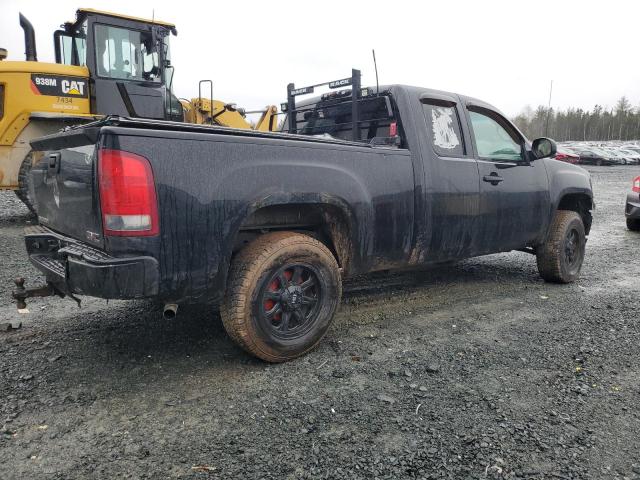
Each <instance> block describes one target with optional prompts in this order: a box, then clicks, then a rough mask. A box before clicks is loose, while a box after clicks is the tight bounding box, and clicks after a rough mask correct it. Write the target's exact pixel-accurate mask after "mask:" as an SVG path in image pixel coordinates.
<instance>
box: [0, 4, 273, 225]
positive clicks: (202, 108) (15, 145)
mask: <svg viewBox="0 0 640 480" xmlns="http://www.w3.org/2000/svg"><path fill="white" fill-rule="evenodd" d="M20 26H21V27H22V29H23V30H24V37H25V55H26V61H7V60H6V57H7V51H6V50H4V49H0V189H13V190H16V194H17V195H18V197H19V198H20V199H21V200H22V201H23V202H24V203H25V204H26V205H27V206H28V207H29V209H31V210H32V211H33V210H34V207H33V202H32V201H31V199H30V192H29V187H28V183H29V171H30V170H31V166H32V162H34V161H37V159H35V158H33V157H34V155H33V154H32V152H31V147H30V145H29V142H30V141H31V140H32V139H34V138H37V137H40V136H43V135H47V134H49V133H54V132H56V131H58V130H60V129H61V128H63V127H64V126H66V125H72V124H77V123H82V122H88V121H92V120H94V119H96V118H97V117H100V116H104V115H123V116H129V117H141V118H152V119H164V120H172V121H178V122H190V123H199V124H215V125H222V126H226V127H232V128H254V129H256V130H261V131H273V130H275V129H276V127H277V121H276V118H277V109H276V107H275V106H268V107H266V108H265V109H264V110H262V111H261V113H262V115H261V117H260V119H259V120H258V122H257V123H256V124H255V126H252V125H251V124H250V123H249V122H248V121H247V120H246V118H245V115H246V114H247V113H257V112H245V111H244V110H243V109H241V108H236V107H235V105H234V104H228V103H224V102H221V101H219V100H214V99H213V95H212V94H211V95H210V97H209V98H203V97H202V85H203V82H210V81H201V82H200V87H201V88H200V95H199V97H198V98H194V99H192V100H184V99H178V98H177V97H176V96H175V95H174V94H173V92H172V89H171V81H172V78H173V73H174V67H173V65H172V64H171V59H170V54H169V37H170V35H171V34H173V35H177V31H176V27H175V26H174V25H173V24H171V23H166V22H161V21H158V20H145V19H142V18H136V17H129V16H125V15H119V14H115V13H109V12H102V11H98V10H93V9H86V8H85V9H79V10H78V11H77V12H76V20H75V21H74V22H67V23H65V24H64V25H62V27H61V29H60V30H57V31H56V32H54V34H53V41H54V47H55V63H45V62H39V61H38V59H37V53H36V42H35V34H34V29H33V26H32V25H31V23H30V22H29V21H28V20H27V19H26V18H25V17H24V16H23V15H22V14H20ZM211 93H213V87H211ZM34 213H35V212H34Z"/></svg>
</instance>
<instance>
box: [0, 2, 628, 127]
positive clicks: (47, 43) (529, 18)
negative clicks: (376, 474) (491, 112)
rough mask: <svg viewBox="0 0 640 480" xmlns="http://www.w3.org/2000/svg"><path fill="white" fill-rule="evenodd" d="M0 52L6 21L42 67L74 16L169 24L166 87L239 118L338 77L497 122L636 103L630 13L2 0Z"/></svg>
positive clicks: (569, 8) (619, 6) (465, 5)
mask: <svg viewBox="0 0 640 480" xmlns="http://www.w3.org/2000/svg"><path fill="white" fill-rule="evenodd" d="M2 4H3V7H2V16H1V17H0V47H4V48H7V49H8V50H9V58H8V59H9V60H23V59H24V54H23V52H24V40H23V34H22V30H21V29H20V26H19V23H18V12H19V11H21V12H22V13H23V14H24V15H26V16H27V18H28V19H29V20H31V23H32V24H33V25H34V27H35V30H36V41H37V48H38V59H39V60H40V61H50V62H53V61H54V54H53V40H52V34H53V31H54V30H55V29H56V28H58V27H59V25H60V24H62V23H63V22H64V21H68V20H72V19H74V18H75V11H76V9H77V8H79V7H91V8H96V9H101V10H109V11H113V12H118V13H123V14H128V15H134V16H142V17H149V18H150V17H151V16H152V12H153V14H155V18H156V19H158V20H164V21H168V22H173V23H175V24H176V26H177V29H178V36H177V37H173V38H172V39H171V42H172V44H171V49H172V60H173V64H174V66H175V68H176V70H175V72H176V73H175V79H174V89H175V91H176V93H177V95H178V96H180V97H187V98H192V97H197V95H198V80H199V79H204V78H210V79H212V80H213V82H214V88H215V92H214V97H216V98H218V99H220V100H224V101H228V102H231V101H233V102H236V103H237V104H238V105H239V106H243V107H245V108H248V109H255V108H261V107H263V106H265V105H267V104H271V103H273V104H279V103H280V102H281V101H283V100H284V97H285V96H286V85H287V83H289V82H295V83H296V86H304V85H306V84H313V83H318V82H321V81H328V80H332V79H338V78H343V77H347V76H349V75H350V73H351V68H352V67H355V68H359V69H361V70H362V72H363V84H365V85H366V84H369V85H373V84H374V83H375V74H374V70H373V62H372V59H371V49H372V48H375V50H376V56H377V60H378V71H379V75H380V83H406V84H411V85H419V86H424V87H431V88H437V89H442V90H449V91H453V92H458V93H463V94H466V95H471V96H474V97H478V98H480V99H482V100H485V101H487V102H489V103H492V104H493V105H495V106H497V107H498V108H499V109H501V110H503V111H504V112H505V113H507V114H508V115H511V116H513V115H515V114H517V113H518V112H519V111H520V110H521V109H522V108H523V107H524V106H525V105H531V106H533V107H535V106H537V105H539V104H546V103H547V101H548V95H549V83H550V81H551V80H553V97H552V102H551V103H552V106H553V107H555V108H566V107H569V106H576V107H578V106H579V107H582V108H587V109H588V108H592V107H593V106H594V105H595V104H601V105H609V106H612V105H614V104H615V102H616V100H617V99H618V98H619V97H621V96H622V95H626V96H627V97H628V98H629V100H630V101H631V103H632V104H633V105H634V106H638V105H640V61H639V60H638V55H637V51H638V45H639V44H640V37H639V36H638V32H639V30H640V29H639V28H638V22H639V21H640V2H637V1H635V0H634V1H617V0H607V1H604V0H600V1H585V0H582V1H561V0H554V1H547V0H534V1H492V0H482V1H457V0H446V1H442V2H418V1H416V0H414V1H404V0H395V1H389V0H385V1H382V2H377V1H371V0H367V1H358V2H348V1H342V2H316V3H313V4H312V3H310V2H302V1H286V2H285V1H283V2H279V1H277V0H273V1H269V2H265V1H234V2H218V1H212V2H196V1H188V0H181V1H178V0H171V1H164V0H157V1H155V2H144V1H131V0H129V1H121V0H109V1H103V0H93V1H92V2H86V3H78V2H76V1H69V0H56V1H55V2H42V1H28V0H22V1H17V0H2Z"/></svg>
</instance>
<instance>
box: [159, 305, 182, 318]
mask: <svg viewBox="0 0 640 480" xmlns="http://www.w3.org/2000/svg"><path fill="white" fill-rule="evenodd" d="M177 314H178V305H177V304H176V303H167V304H166V305H165V306H164V310H163V311H162V316H163V317H164V319H165V320H173V319H174V318H176V315H177Z"/></svg>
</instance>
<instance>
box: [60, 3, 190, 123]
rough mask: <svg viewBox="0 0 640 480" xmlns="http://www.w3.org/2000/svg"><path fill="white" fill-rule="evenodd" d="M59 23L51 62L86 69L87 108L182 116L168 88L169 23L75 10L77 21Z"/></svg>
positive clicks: (133, 114)
mask: <svg viewBox="0 0 640 480" xmlns="http://www.w3.org/2000/svg"><path fill="white" fill-rule="evenodd" d="M62 27H63V28H62V29H61V30H58V31H56V32H55V33H54V47H55V54H56V63H59V64H65V65H75V66H84V67H86V68H87V69H88V70H89V79H88V81H89V85H88V89H87V91H88V92H89V95H90V97H89V98H90V105H91V111H92V112H100V114H102V115H123V116H129V117H143V118H153V119H167V120H175V121H182V120H183V112H182V107H181V105H180V103H179V101H178V99H177V98H176V97H175V96H174V95H173V94H172V92H171V81H172V77H173V66H172V65H171V61H170V52H169V37H170V35H171V34H174V35H175V34H177V32H176V28H175V26H174V25H172V24H169V23H165V22H159V21H158V22H156V21H149V20H143V19H138V18H135V17H127V16H122V15H116V14H110V13H108V12H100V11H96V10H92V9H80V10H78V13H77V19H76V21H75V22H73V23H71V22H69V23H65V24H64V25H63V26H62ZM76 86H77V87H81V85H77V84H76ZM76 89H77V88H76Z"/></svg>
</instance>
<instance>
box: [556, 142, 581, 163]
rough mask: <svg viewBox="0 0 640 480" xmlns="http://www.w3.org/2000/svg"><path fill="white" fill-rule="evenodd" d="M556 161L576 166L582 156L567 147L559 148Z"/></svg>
mask: <svg viewBox="0 0 640 480" xmlns="http://www.w3.org/2000/svg"><path fill="white" fill-rule="evenodd" d="M556 160H560V161H562V162H567V163H572V164H574V165H575V164H578V163H580V155H579V154H577V153H576V152H574V151H573V150H571V149H569V148H567V147H560V146H559V147H558V151H557V152H556Z"/></svg>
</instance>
